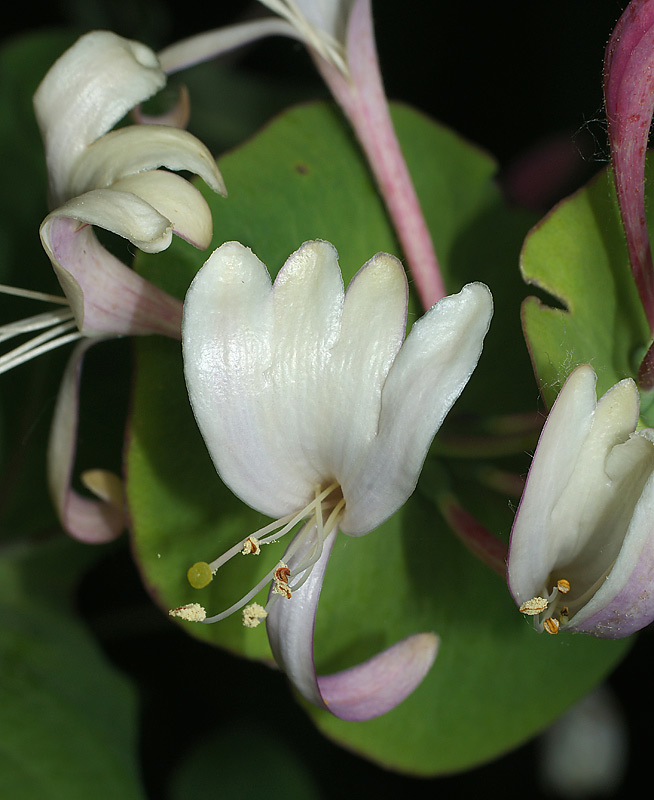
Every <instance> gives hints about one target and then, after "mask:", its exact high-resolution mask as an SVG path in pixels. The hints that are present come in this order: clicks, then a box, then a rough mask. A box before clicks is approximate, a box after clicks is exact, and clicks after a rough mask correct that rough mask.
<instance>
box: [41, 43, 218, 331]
mask: <svg viewBox="0 0 654 800" xmlns="http://www.w3.org/2000/svg"><path fill="white" fill-rule="evenodd" d="M165 83H166V76H165V73H164V72H163V70H162V69H161V67H160V66H159V62H158V60H157V57H156V55H155V54H154V53H153V52H152V51H151V50H150V49H149V48H148V47H146V46H145V45H142V44H140V43H139V42H132V41H128V40H127V39H123V38H122V37H120V36H116V34H113V33H110V32H109V31H93V32H92V33H89V34H86V35H85V36H83V37H82V38H81V39H79V40H78V41H77V42H76V43H75V44H74V45H73V46H72V47H71V48H70V49H69V50H67V51H66V52H65V53H64V54H63V55H62V56H61V57H60V58H59V59H58V60H57V61H56V62H55V64H54V65H53V66H52V67H51V69H50V70H49V71H48V74H47V75H46V76H45V78H44V79H43V81H42V82H41V84H40V85H39V87H38V89H37V90H36V93H35V95H34V109H35V113H36V118H37V121H38V124H39V128H40V130H41V135H42V137H43V142H44V145H45V155H46V162H47V165H48V177H49V193H50V199H51V203H52V204H53V205H55V206H57V207H56V208H55V209H54V210H53V211H52V212H51V213H50V214H49V215H48V216H47V217H46V219H45V220H44V221H43V224H42V225H41V240H42V242H43V246H44V248H45V250H46V252H47V254H48V256H49V257H50V261H51V262H52V266H53V267H54V270H55V272H56V274H57V278H58V279H59V282H60V283H61V285H62V288H63V289H64V292H65V293H66V296H67V297H68V300H69V303H70V305H71V309H72V312H73V314H74V317H75V321H76V322H77V326H78V328H79V330H80V332H81V333H82V334H84V335H85V336H105V335H107V334H109V335H111V334H117V333H118V334H123V333H143V332H144V330H143V329H145V330H147V331H150V332H151V331H152V330H154V331H157V330H158V328H160V327H162V326H163V327H164V328H165V330H164V331H161V332H164V333H168V334H170V333H171V324H170V320H171V318H173V322H172V324H173V326H174V325H176V323H177V321H178V314H174V313H173V310H172V309H168V310H167V311H165V310H164V311H163V313H162V314H161V321H160V322H159V323H158V322H157V315H158V314H159V309H157V310H156V312H155V313H154V314H153V313H151V311H152V309H151V306H153V305H155V304H156V305H163V306H165V305H166V299H165V298H164V297H162V295H163V293H159V292H158V291H157V290H156V289H155V287H153V286H151V284H149V283H147V282H146V281H142V280H141V279H139V278H138V276H136V275H135V274H134V273H133V272H132V271H131V270H128V268H127V267H126V266H125V265H124V264H122V263H121V262H120V261H119V260H118V259H116V258H114V257H113V256H111V255H110V254H109V253H108V252H107V250H106V249H105V248H104V247H102V246H101V245H100V244H99V242H98V241H97V239H96V238H95V234H94V233H93V231H92V229H91V228H90V226H92V225H98V226H100V227H101V228H104V229H105V230H108V231H111V232H113V233H116V234H118V235H119V236H122V237H123V238H125V239H128V240H129V241H130V242H132V244H134V245H135V246H136V247H138V248H139V249H141V250H144V251H146V252H151V253H153V252H159V251H161V250H164V249H165V248H167V247H168V246H169V245H170V242H171V241H172V234H173V233H176V234H178V235H179V236H181V237H182V238H184V239H186V240H187V241H189V242H191V243H192V244H194V245H195V246H196V247H200V248H205V247H207V246H208V245H209V243H210V241H211V237H212V220H211V212H210V210H209V207H208V205H207V202H206V201H205V200H204V198H203V197H202V195H201V194H200V192H199V191H198V190H197V189H196V188H195V187H194V186H193V185H192V184H190V183H189V182H188V181H186V180H184V179H183V178H181V177H180V176H179V175H175V174H173V173H172V172H170V171H168V170H188V171H190V172H193V173H195V174H197V175H199V176H200V177H202V178H203V179H204V181H205V182H206V183H207V184H208V185H209V186H210V187H211V188H212V189H213V190H214V191H216V192H218V193H220V194H225V186H224V183H223V180H222V177H221V175H220V173H219V171H218V168H217V166H216V163H215V161H214V159H213V157H212V156H211V154H210V153H209V151H208V150H207V148H206V147H205V146H204V145H203V144H202V143H201V142H200V141H199V140H198V139H196V138H195V137H194V136H192V135H191V134H190V133H188V132H187V131H183V130H179V129H178V128H173V127H170V126H165V125H130V126H127V127H123V128H119V129H118V130H111V128H113V126H114V125H116V124H117V123H118V122H119V121H120V120H121V119H122V118H123V117H124V116H125V114H126V113H127V112H128V111H129V110H130V109H132V108H133V107H134V106H136V105H137V104H139V103H141V102H143V101H144V100H147V99H148V98H149V97H151V96H152V95H153V94H154V93H155V92H156V91H158V90H159V89H161V88H162V86H164V85H165ZM159 167H166V169H165V170H161V169H158V168H159ZM99 273H102V274H103V276H104V277H102V278H101V277H99ZM96 276H97V277H96ZM102 280H105V281H110V282H111V284H112V290H111V292H108V291H107V289H108V287H107V286H106V285H104V286H102V291H100V285H99V284H100V281H102ZM107 296H108V302H106V301H105V299H106V298H107ZM155 297H156V300H155ZM98 298H99V299H98ZM96 312H99V313H97V314H96ZM140 316H144V317H145V318H144V319H139V317H140ZM174 317H177V319H174ZM172 335H175V333H174V332H173V334H172Z"/></svg>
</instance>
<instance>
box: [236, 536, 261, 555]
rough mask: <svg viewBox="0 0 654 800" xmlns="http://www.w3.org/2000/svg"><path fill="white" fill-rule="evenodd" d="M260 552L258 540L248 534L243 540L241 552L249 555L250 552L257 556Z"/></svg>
mask: <svg viewBox="0 0 654 800" xmlns="http://www.w3.org/2000/svg"><path fill="white" fill-rule="evenodd" d="M260 552H261V545H260V543H259V540H258V539H257V538H256V536H248V538H247V539H246V540H245V541H244V542H243V549H242V550H241V553H243V555H244V556H249V555H250V554H251V555H253V556H258V555H259V553H260Z"/></svg>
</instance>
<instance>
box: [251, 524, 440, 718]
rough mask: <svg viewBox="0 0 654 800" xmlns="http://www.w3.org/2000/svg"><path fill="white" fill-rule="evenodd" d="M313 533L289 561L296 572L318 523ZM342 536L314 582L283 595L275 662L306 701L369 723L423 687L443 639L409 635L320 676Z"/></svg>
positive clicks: (275, 629)
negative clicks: (320, 614)
mask: <svg viewBox="0 0 654 800" xmlns="http://www.w3.org/2000/svg"><path fill="white" fill-rule="evenodd" d="M312 533H313V536H305V537H304V541H303V543H302V546H301V548H300V549H298V550H297V552H295V553H294V555H293V556H292V557H291V558H289V559H288V561H287V562H286V563H287V565H288V567H289V568H290V570H291V574H293V572H294V567H295V566H296V565H298V564H299V563H300V562H301V561H302V560H304V559H306V558H307V556H308V554H309V553H310V552H311V550H312V549H313V547H314V546H315V544H316V533H315V526H314V529H313V532H312ZM299 535H300V534H298V536H299ZM336 535H337V530H336V529H334V530H333V531H332V532H331V533H330V534H329V536H328V537H327V539H326V540H325V542H324V545H323V550H322V554H321V556H320V559H319V560H318V562H317V563H316V564H315V565H314V567H313V570H312V572H311V575H310V576H309V578H308V580H307V581H306V582H305V583H304V584H303V585H302V586H301V587H300V588H299V589H297V590H295V591H294V592H293V596H292V597H291V599H290V600H287V599H285V598H277V600H276V602H275V603H274V605H273V606H272V607H271V609H270V613H269V615H268V618H267V620H266V625H267V629H268V638H269V640H270V646H271V649H272V652H273V655H274V657H275V661H276V662H277V664H278V665H279V666H280V668H281V669H282V670H283V671H284V672H285V673H286V675H287V677H288V678H289V680H290V681H291V683H292V684H293V685H294V687H295V688H296V689H297V690H298V692H299V693H300V694H301V695H302V696H303V697H304V698H305V699H306V700H308V701H309V702H310V703H313V705H316V706H319V707H323V708H326V709H327V710H328V711H330V712H331V713H332V714H334V715H335V716H337V717H340V718H341V719H345V720H350V721H363V720H367V719H373V718H374V717H378V716H381V715H382V714H385V713H386V712H388V711H390V710H391V709H393V708H395V706H397V705H398V704H399V703H401V702H402V701H403V700H405V699H406V698H407V697H408V696H409V695H410V694H411V693H412V692H413V691H414V690H415V689H416V688H417V686H418V685H419V684H420V683H421V682H422V680H423V678H424V677H425V675H426V674H427V672H428V671H429V669H430V667H431V666H432V664H433V663H434V659H435V658H436V653H437V650H438V637H436V636H435V635H434V634H432V633H421V634H416V635H414V636H409V637H408V638H406V639H403V640H402V641H400V642H398V643H397V644H395V645H393V646H392V647H389V648H388V649H387V650H384V651H383V652H381V653H379V654H378V655H376V656H373V657H372V658H370V659H368V660H367V661H364V662H363V663H361V664H358V665H357V666H355V667H351V668H350V669H346V670H343V671H342V672H337V673H334V674H333V675H323V676H317V675H316V667H315V663H314V657H313V637H314V628H315V621H316V612H317V610H318V600H319V599H320V591H321V589H322V583H323V579H324V577H325V570H326V568H327V563H328V561H329V556H330V555H331V551H332V548H333V545H334V542H335V540H336ZM291 546H292V545H291ZM271 597H272V595H271Z"/></svg>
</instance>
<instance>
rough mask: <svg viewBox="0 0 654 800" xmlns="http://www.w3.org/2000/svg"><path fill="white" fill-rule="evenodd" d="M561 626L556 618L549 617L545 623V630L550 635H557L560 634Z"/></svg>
mask: <svg viewBox="0 0 654 800" xmlns="http://www.w3.org/2000/svg"><path fill="white" fill-rule="evenodd" d="M560 624H561V623H560V622H559V621H558V619H557V618H556V617H548V619H546V620H545V622H543V628H545V630H546V631H547V632H548V633H551V634H555V633H558V632H559V625H560Z"/></svg>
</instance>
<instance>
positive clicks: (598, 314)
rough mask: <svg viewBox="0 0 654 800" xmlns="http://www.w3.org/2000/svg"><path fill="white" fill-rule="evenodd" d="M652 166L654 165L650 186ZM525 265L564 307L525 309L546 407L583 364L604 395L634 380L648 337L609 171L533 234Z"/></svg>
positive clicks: (533, 304)
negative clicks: (591, 370) (622, 382)
mask: <svg viewBox="0 0 654 800" xmlns="http://www.w3.org/2000/svg"><path fill="white" fill-rule="evenodd" d="M653 169H654V165H652V162H651V160H650V163H649V166H648V174H649V185H650V186H651V179H652V171H653ZM521 266H522V272H523V275H524V278H525V280H526V281H527V282H528V283H531V284H534V285H536V286H538V287H540V288H541V289H544V290H545V291H546V292H548V293H549V294H550V295H551V296H552V297H554V298H555V299H556V300H557V301H558V302H559V303H560V304H561V306H563V308H555V307H553V306H551V305H549V304H548V302H547V301H545V302H541V301H540V300H539V299H537V298H535V297H530V298H528V299H527V300H526V301H525V303H524V307H523V323H524V329H525V335H526V338H527V341H528V343H529V349H530V352H531V357H532V359H533V363H534V368H535V371H536V373H537V375H538V380H539V382H540V385H541V388H542V391H543V395H544V398H545V400H546V402H547V404H548V406H550V405H551V404H552V402H553V401H554V398H555V397H556V394H557V392H558V390H559V389H560V388H561V385H562V383H563V382H564V381H565V379H566V377H567V376H568V374H569V373H570V372H571V370H572V369H573V368H574V367H576V366H577V365H578V364H584V363H589V364H591V365H592V366H593V368H594V369H595V372H596V373H597V378H598V380H597V388H598V392H599V394H600V395H601V394H603V393H604V392H605V391H607V389H609V388H610V387H611V386H613V385H614V384H615V383H617V382H618V381H619V380H621V379H622V378H626V377H628V376H631V377H634V378H635V377H636V375H637V374H638V367H639V365H640V361H641V360H642V357H643V355H644V354H645V351H646V349H647V346H648V345H649V342H650V337H649V331H648V326H647V321H646V318H645V314H644V312H643V309H642V306H641V304H640V300H639V298H638V292H637V291H636V286H635V283H634V280H633V278H632V275H631V269H630V266H629V256H628V254H627V247H626V243H625V237H624V231H623V228H622V223H621V221H620V214H619V210H618V205H617V199H616V194H615V187H614V184H613V176H612V173H611V171H610V170H609V169H605V170H603V171H602V172H600V174H599V175H597V177H596V178H594V179H593V180H592V181H591V182H590V183H589V184H588V185H587V186H585V187H584V188H583V189H581V190H579V191H578V192H576V193H575V194H573V195H572V196H571V197H569V198H567V199H566V200H564V201H562V202H561V203H560V204H559V205H558V206H556V207H555V208H554V209H553V210H552V211H551V212H550V213H549V214H548V215H547V216H546V217H545V218H544V219H543V220H542V221H541V222H540V223H539V224H538V225H537V226H536V227H535V228H534V229H533V230H532V231H531V232H530V234H529V236H528V237H527V239H526V241H525V246H524V250H523V253H522V264H521ZM650 424H651V422H650Z"/></svg>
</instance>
